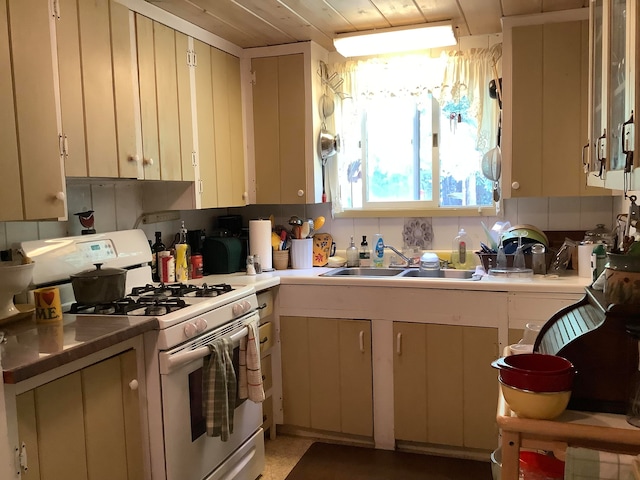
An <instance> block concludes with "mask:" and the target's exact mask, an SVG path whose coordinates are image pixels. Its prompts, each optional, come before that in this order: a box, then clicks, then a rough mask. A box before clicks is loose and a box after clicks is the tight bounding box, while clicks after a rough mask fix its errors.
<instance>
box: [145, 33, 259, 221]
mask: <svg viewBox="0 0 640 480" xmlns="http://www.w3.org/2000/svg"><path fill="white" fill-rule="evenodd" d="M175 38H176V46H177V51H178V54H177V58H178V70H177V79H178V81H177V84H178V100H179V101H178V110H179V117H180V125H179V132H180V145H181V156H182V180H184V181H183V182H171V183H168V184H162V185H158V184H155V185H154V184H150V185H145V187H144V199H145V203H146V204H149V205H153V208H155V209H164V210H176V209H178V210H185V209H200V208H215V207H231V206H244V205H246V204H247V193H246V188H245V184H246V174H245V154H244V151H245V146H244V133H243V120H242V99H241V84H240V60H239V59H238V58H237V57H235V56H233V55H231V54H228V53H225V52H223V51H221V50H219V49H217V48H214V47H212V46H210V45H208V44H206V43H204V42H202V41H200V40H197V39H195V38H191V37H187V36H184V35H181V34H177V32H176V37H175ZM185 47H186V50H184V48H185ZM183 51H184V52H185V53H186V56H185V58H188V66H187V67H186V68H185V67H183V66H181V58H182V56H183ZM191 85H193V86H195V89H192V88H191ZM188 99H190V100H191V101H190V102H187V100H188ZM185 120H186V121H185ZM188 180H193V182H188V183H187V182H186V181H188Z"/></svg>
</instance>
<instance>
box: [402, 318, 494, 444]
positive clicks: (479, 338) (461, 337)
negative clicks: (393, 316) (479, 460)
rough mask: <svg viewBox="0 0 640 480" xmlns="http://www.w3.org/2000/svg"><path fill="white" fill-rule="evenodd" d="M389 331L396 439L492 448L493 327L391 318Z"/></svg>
mask: <svg viewBox="0 0 640 480" xmlns="http://www.w3.org/2000/svg"><path fill="white" fill-rule="evenodd" d="M393 332H394V338H393V341H394V352H395V353H394V360H393V369H394V372H393V376H394V422H395V438H396V440H400V441H411V442H420V443H430V444H438V445H447V446H455V447H469V448H480V449H487V450H488V449H493V448H495V445H496V443H497V427H496V425H495V415H496V408H497V393H498V392H497V387H496V385H497V382H496V375H495V371H494V370H493V369H492V367H491V361H492V360H494V359H495V358H497V351H498V331H497V329H496V328H486V327H463V326H454V325H437V324H419V323H408V322H394V326H393Z"/></svg>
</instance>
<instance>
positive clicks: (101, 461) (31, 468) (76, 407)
mask: <svg viewBox="0 0 640 480" xmlns="http://www.w3.org/2000/svg"><path fill="white" fill-rule="evenodd" d="M133 381H136V354H135V352H134V351H133V350H130V351H127V352H125V353H122V354H120V355H117V356H115V357H112V358H109V359H107V360H104V361H102V362H99V363H97V364H95V365H91V366H89V367H87V368H84V369H82V370H80V371H77V372H74V373H71V374H69V375H65V376H64V377H61V378H59V379H57V380H54V381H52V382H49V383H46V384H44V385H41V386H39V387H37V388H35V389H33V390H29V391H27V392H25V393H23V394H21V395H19V396H18V397H17V399H16V404H17V412H18V435H19V437H20V443H21V444H24V446H25V448H26V451H27V459H28V463H27V465H28V469H27V470H26V471H25V470H23V472H22V478H23V479H27V480H29V479H43V480H68V479H74V480H85V479H87V480H88V479H91V480H102V479H104V480H107V479H109V480H112V479H116V478H117V479H126V480H133V479H135V480H138V479H142V478H143V476H144V472H143V459H142V435H141V429H140V412H139V403H138V393H137V389H136V388H130V386H129V385H130V382H133ZM131 385H135V383H131Z"/></svg>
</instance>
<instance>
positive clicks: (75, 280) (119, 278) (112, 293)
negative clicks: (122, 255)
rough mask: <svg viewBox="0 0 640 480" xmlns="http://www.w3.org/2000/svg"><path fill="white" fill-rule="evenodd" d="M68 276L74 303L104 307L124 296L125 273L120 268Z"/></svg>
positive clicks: (86, 271)
mask: <svg viewBox="0 0 640 480" xmlns="http://www.w3.org/2000/svg"><path fill="white" fill-rule="evenodd" d="M95 266H96V268H95V269H94V270H85V271H84V272H80V273H76V274H73V275H70V278H71V286H72V287H73V294H74V296H75V298H76V302H78V303H81V304H83V305H104V304H107V303H110V302H113V301H115V300H119V299H120V298H122V297H124V296H125V289H126V282H127V271H126V270H125V269H122V268H102V264H101V263H96V264H95Z"/></svg>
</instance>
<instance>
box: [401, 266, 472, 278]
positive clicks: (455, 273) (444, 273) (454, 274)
mask: <svg viewBox="0 0 640 480" xmlns="http://www.w3.org/2000/svg"><path fill="white" fill-rule="evenodd" d="M437 273H438V274H437V275H429V274H427V273H425V272H421V271H420V270H417V269H406V270H405V271H404V272H403V273H401V274H400V275H399V276H400V277H420V278H457V279H460V280H468V279H470V278H471V277H472V275H473V270H456V269H453V268H447V269H444V270H439V271H438V272H437Z"/></svg>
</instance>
